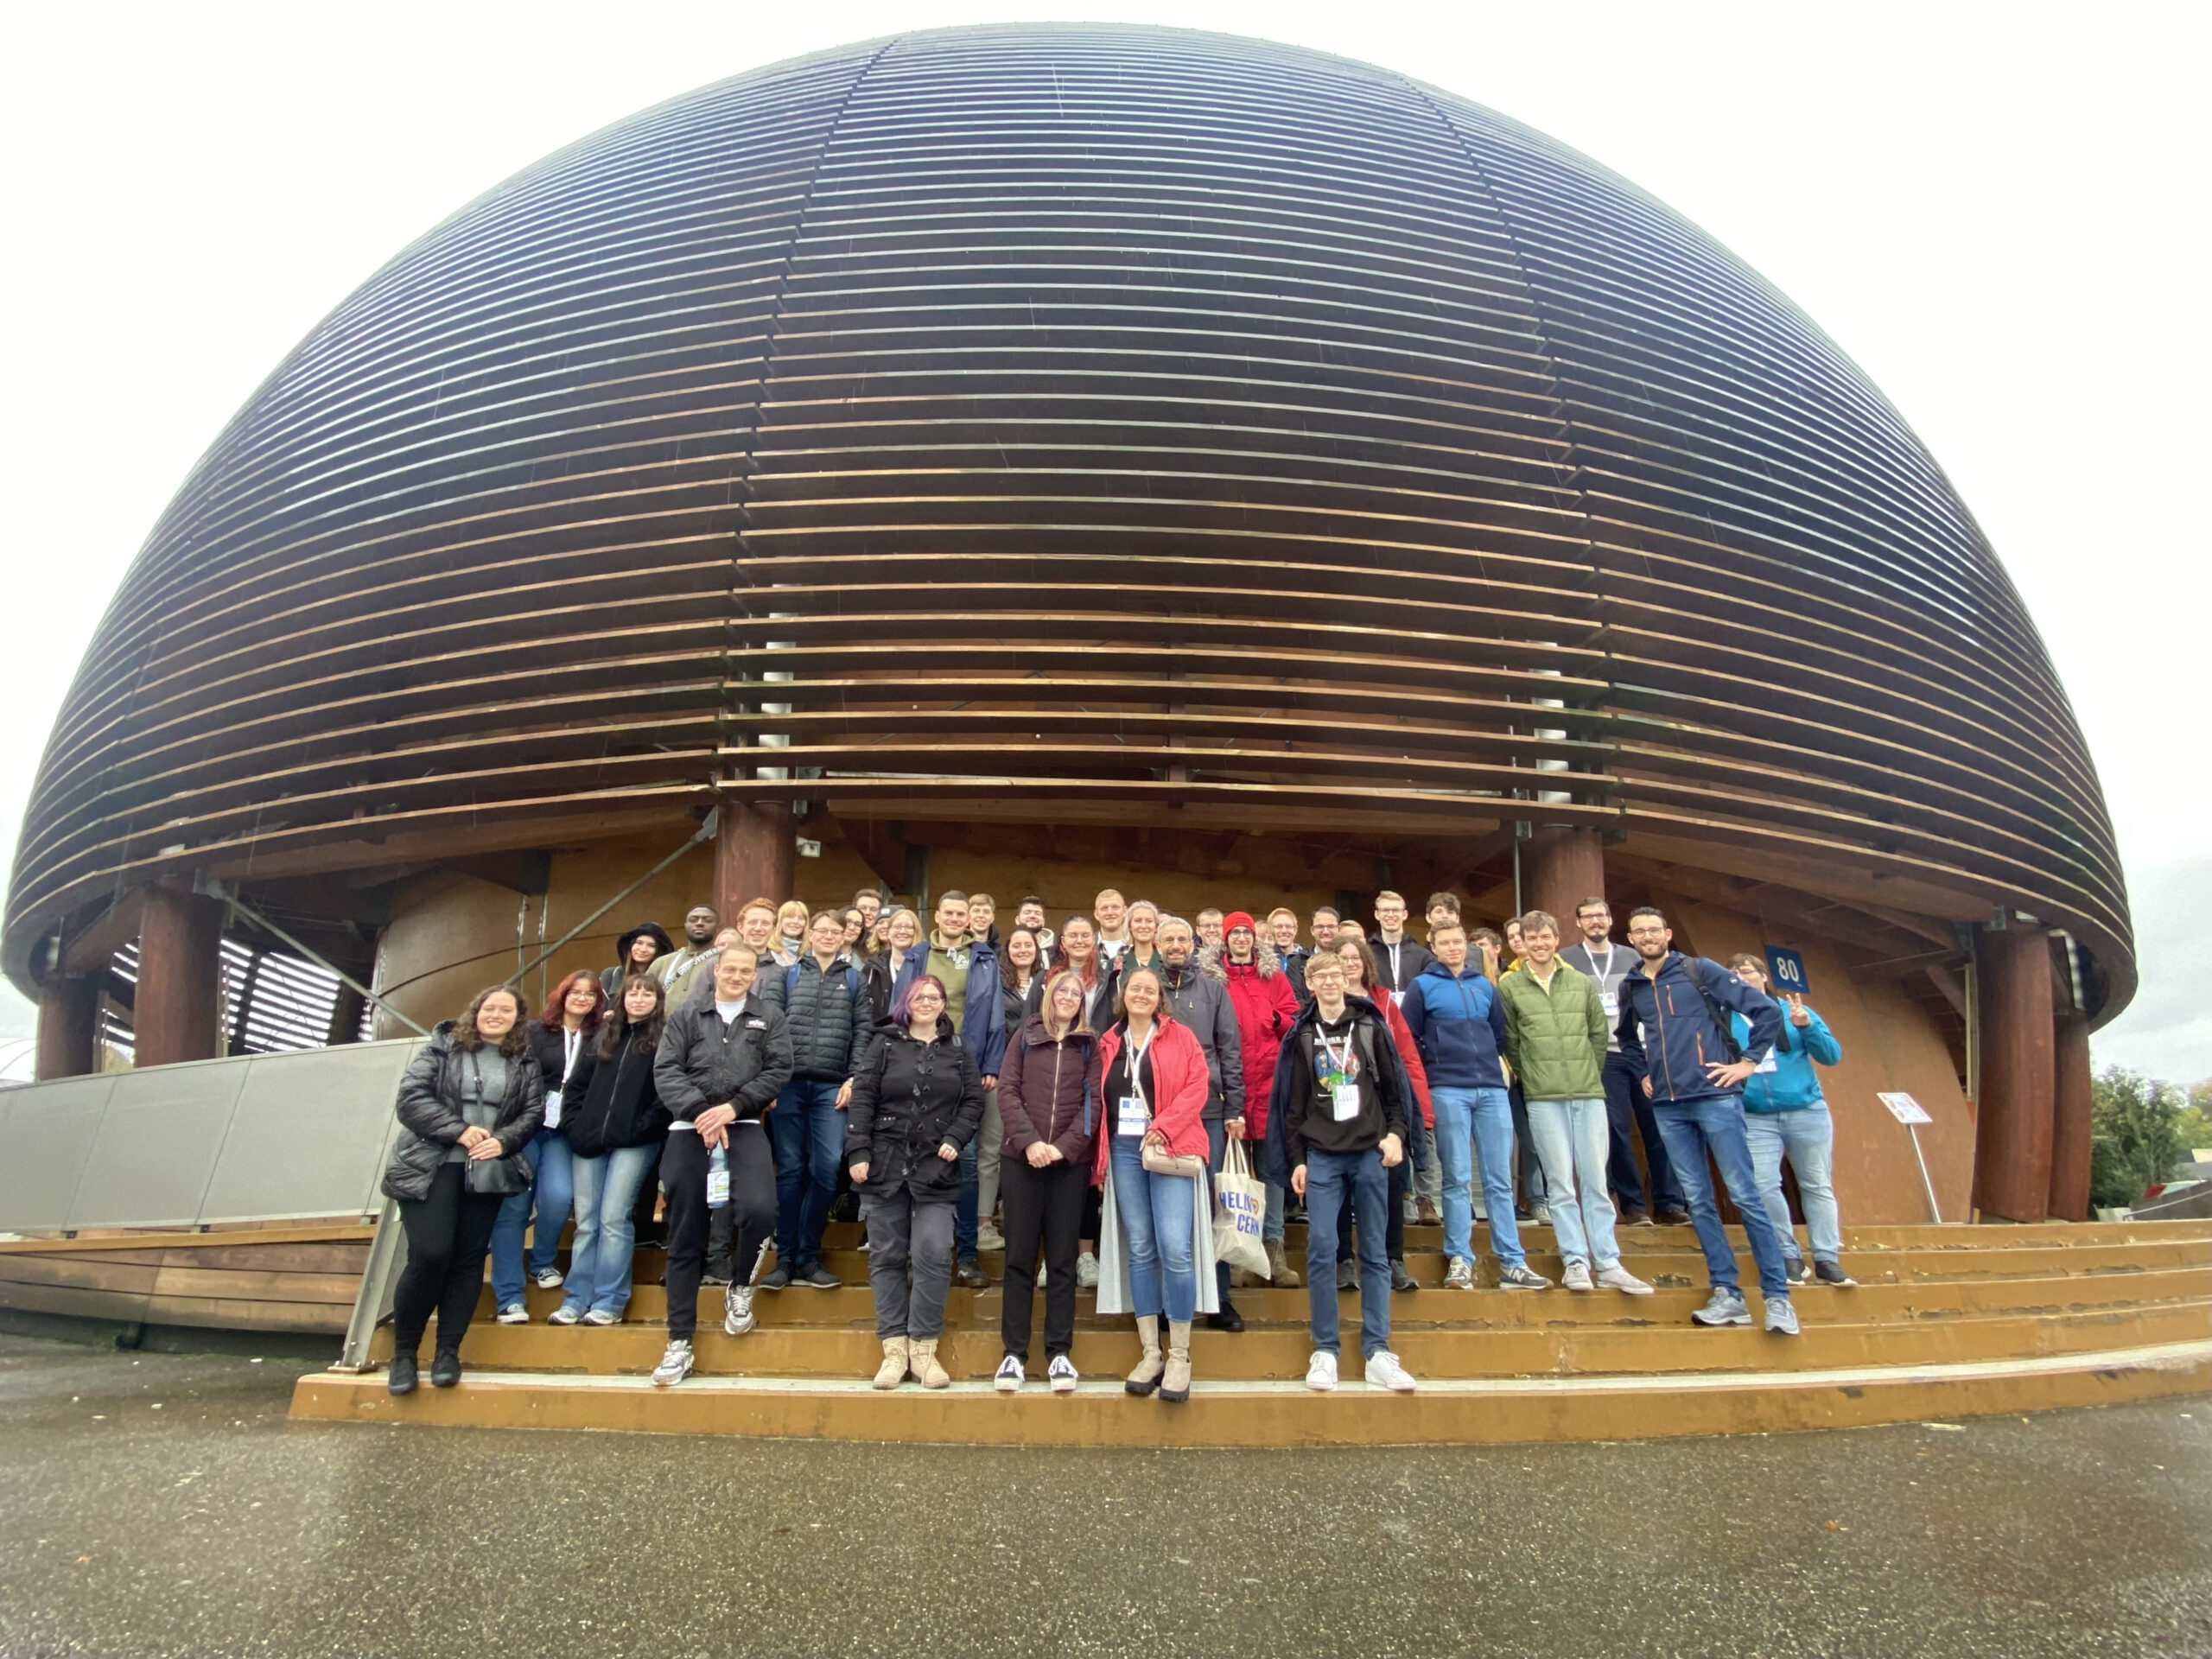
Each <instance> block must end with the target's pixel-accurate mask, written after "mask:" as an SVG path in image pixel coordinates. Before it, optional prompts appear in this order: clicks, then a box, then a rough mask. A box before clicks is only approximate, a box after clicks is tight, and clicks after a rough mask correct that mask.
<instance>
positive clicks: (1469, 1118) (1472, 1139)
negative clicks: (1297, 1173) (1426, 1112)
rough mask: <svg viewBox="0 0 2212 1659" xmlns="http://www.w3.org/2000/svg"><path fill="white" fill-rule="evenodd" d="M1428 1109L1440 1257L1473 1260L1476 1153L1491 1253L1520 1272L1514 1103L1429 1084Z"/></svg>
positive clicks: (1499, 1095)
mask: <svg viewBox="0 0 2212 1659" xmlns="http://www.w3.org/2000/svg"><path fill="white" fill-rule="evenodd" d="M1428 1103H1429V1104H1430V1105H1431V1106H1433V1107H1434V1108H1435V1109H1436V1160H1437V1162H1438V1163H1440V1164H1441V1165H1442V1166H1444V1254H1445V1255H1446V1256H1447V1257H1449V1256H1454V1255H1456V1256H1459V1257H1461V1258H1463V1259H1464V1260H1466V1261H1469V1262H1472V1261H1473V1260H1474V1259H1475V1247H1474V1228H1475V1215H1474V1211H1475V1205H1474V1184H1475V1168H1476V1153H1477V1150H1478V1148H1479V1150H1480V1154H1481V1160H1482V1161H1481V1168H1482V1183H1483V1203H1484V1207H1485V1208H1486V1209H1487V1210H1488V1211H1490V1248H1491V1254H1492V1255H1495V1256H1497V1263H1498V1265H1499V1266H1500V1267H1502V1268H1516V1267H1519V1266H1520V1265H1522V1262H1524V1261H1525V1260H1526V1259H1527V1258H1526V1257H1525V1255H1523V1253H1522V1249H1521V1231H1520V1229H1519V1228H1517V1227H1516V1226H1515V1225H1514V1224H1513V1102H1512V1098H1511V1097H1510V1096H1509V1095H1507V1093H1506V1092H1505V1090H1503V1089H1446V1088H1440V1087H1439V1086H1438V1085H1436V1084H1430V1085H1429V1087H1428ZM1308 1208H1309V1210H1310V1208H1311V1206H1310V1205H1309V1206H1308Z"/></svg>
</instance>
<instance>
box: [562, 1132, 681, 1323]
mask: <svg viewBox="0 0 2212 1659" xmlns="http://www.w3.org/2000/svg"><path fill="white" fill-rule="evenodd" d="M659 1166H660V1142H658V1141H655V1142H653V1144H652V1145H651V1146H649V1147H615V1148H614V1149H613V1151H612V1152H603V1153H601V1154H600V1155H599V1156H598V1157H596V1158H576V1157H573V1156H572V1157H571V1158H570V1159H569V1173H570V1174H571V1175H572V1176H573V1177H574V1178H575V1188H576V1199H575V1217H576V1231H575V1237H574V1238H572V1239H571V1240H570V1241H569V1282H568V1284H567V1286H566V1287H565V1288H566V1290H567V1292H568V1294H567V1295H565V1296H564V1297H563V1298H562V1301H563V1306H567V1307H568V1308H569V1309H570V1310H571V1311H572V1312H574V1313H575V1315H576V1316H577V1317H578V1318H579V1319H581V1318H582V1316H583V1315H585V1314H587V1313H592V1312H593V1311H594V1310H597V1311H599V1312H601V1313H612V1314H613V1316H614V1317H615V1318H616V1319H620V1318H621V1317H622V1310H623V1309H624V1308H626V1307H627V1306H630V1258H631V1255H632V1250H633V1249H635V1247H636V1245H637V1242H638V1224H637V1221H636V1218H635V1217H634V1216H633V1215H632V1211H635V1210H636V1208H637V1205H638V1193H639V1189H641V1188H642V1187H643V1186H644V1185H645V1179H646V1178H647V1177H648V1176H650V1175H651V1174H652V1173H653V1171H654V1170H655V1169H657V1168H658V1167H659Z"/></svg>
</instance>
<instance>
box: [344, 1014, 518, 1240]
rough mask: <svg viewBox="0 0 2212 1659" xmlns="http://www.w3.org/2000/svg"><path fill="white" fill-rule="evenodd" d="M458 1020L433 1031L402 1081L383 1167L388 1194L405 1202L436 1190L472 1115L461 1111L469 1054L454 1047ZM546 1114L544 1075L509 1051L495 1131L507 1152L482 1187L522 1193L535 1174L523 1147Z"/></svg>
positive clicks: (484, 1176) (484, 1175)
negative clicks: (395, 1128)
mask: <svg viewBox="0 0 2212 1659" xmlns="http://www.w3.org/2000/svg"><path fill="white" fill-rule="evenodd" d="M453 1033H454V1022H453V1021H452V1020H444V1021H442V1022H441V1023H440V1025H439V1027H438V1028H437V1029H436V1030H435V1031H434V1032H432V1033H430V1040H429V1042H427V1043H425V1044H423V1047H422V1049H421V1051H420V1052H417V1053H416V1056H415V1058H413V1059H411V1060H410V1061H409V1062H408V1063H407V1071H406V1073H405V1075H404V1076H403V1077H401V1078H400V1079H399V1125H400V1128H399V1138H398V1139H397V1141H393V1142H392V1147H391V1160H390V1161H388V1162H387V1163H386V1164H385V1168H384V1195H385V1197H386V1198H397V1199H400V1200H401V1201H402V1202H416V1203H419V1202H420V1201H421V1200H423V1199H424V1198H429V1196H430V1182H431V1180H432V1179H433V1178H434V1177H435V1175H436V1174H437V1173H438V1166H439V1165H441V1164H442V1163H444V1162H445V1160H446V1154H448V1153H449V1152H451V1151H452V1150H453V1149H454V1147H457V1146H459V1145H460V1144H461V1135H462V1133H463V1132H464V1131H465V1130H467V1128H468V1120H467V1118H465V1117H463V1116H461V1103H462V1102H463V1101H464V1100H465V1099H466V1098H467V1089H468V1065H467V1055H465V1054H463V1053H462V1052H461V1051H460V1050H459V1049H457V1048H455V1047H454V1042H453ZM544 1119H545V1078H544V1077H543V1074H542V1073H541V1072H540V1071H538V1069H537V1061H536V1060H534V1059H532V1058H531V1053H530V1047H529V1045H528V1044H527V1043H525V1044H524V1046H523V1052H521V1053H519V1054H512V1055H509V1056H508V1057H507V1091H506V1093H505V1096H502V1097H501V1099H500V1101H499V1116H498V1117H496V1118H495V1119H494V1120H493V1127H492V1133H493V1135H496V1136H497V1137H498V1138H499V1146H500V1147H501V1149H502V1150H503V1151H504V1153H505V1156H504V1157H502V1158H500V1159H499V1160H497V1163H498V1166H499V1167H498V1170H497V1172H496V1173H494V1172H493V1171H490V1170H486V1171H483V1172H481V1173H480V1174H479V1175H478V1177H477V1179H478V1181H479V1182H480V1184H481V1185H480V1187H479V1189H478V1190H480V1191H483V1192H521V1191H522V1190H523V1189H524V1188H525V1187H527V1186H528V1185H530V1183H531V1176H532V1175H533V1174H534V1173H535V1172H534V1171H533V1170H532V1169H531V1166H530V1159H529V1157H528V1155H527V1154H524V1151H523V1148H524V1147H526V1146H528V1145H529V1144H530V1137H531V1135H536V1134H537V1126H538V1125H539V1124H540V1123H541V1122H543V1121H544Z"/></svg>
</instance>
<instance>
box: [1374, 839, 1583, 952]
mask: <svg viewBox="0 0 2212 1659" xmlns="http://www.w3.org/2000/svg"><path fill="white" fill-rule="evenodd" d="M1604 892H1605V844H1604V842H1601V841H1600V840H1599V835H1598V831H1596V830H1595V829H1573V828H1570V827H1567V826H1566V825H1561V824H1548V825H1545V826H1544V827H1543V828H1541V829H1538V830H1537V831H1536V833H1535V838H1534V839H1533V840H1531V841H1529V842H1528V843H1527V845H1525V846H1524V847H1523V848H1522V849H1521V899H1522V904H1523V905H1525V906H1527V907H1528V908H1529V909H1530V910H1548V911H1549V912H1551V913H1552V914H1553V915H1554V916H1556V917H1558V918H1559V937H1560V943H1561V944H1572V943H1573V941H1574V940H1575V939H1576V938H1579V937H1580V935H1578V934H1577V933H1576V932H1575V931H1574V907H1575V906H1577V905H1579V904H1580V903H1581V902H1582V901H1583V900H1584V899H1588V898H1592V897H1594V896H1595V895H1597V894H1599V893H1604ZM1414 902H1415V903H1418V902H1420V901H1419V900H1417V899H1416V900H1414Z"/></svg>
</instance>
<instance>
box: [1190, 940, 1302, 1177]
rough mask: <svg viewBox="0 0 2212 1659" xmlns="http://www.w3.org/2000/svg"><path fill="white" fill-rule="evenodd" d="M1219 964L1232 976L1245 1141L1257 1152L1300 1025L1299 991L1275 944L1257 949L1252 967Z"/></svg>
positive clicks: (1220, 957) (1222, 957)
mask: <svg viewBox="0 0 2212 1659" xmlns="http://www.w3.org/2000/svg"><path fill="white" fill-rule="evenodd" d="M1208 949H1209V950H1210V951H1211V950H1212V947H1211V946H1209V947H1208ZM1217 960H1219V962H1220V963H1221V966H1222V969H1223V971H1224V973H1226V974H1227V975H1228V976H1229V1000H1230V1001H1231V1002H1232V1003H1234V1004H1235V1005H1236V1036H1237V1040H1238V1041H1239V1042H1240V1043H1241V1044H1243V1050H1244V1138H1245V1139H1246V1140H1247V1141H1251V1142H1252V1143H1253V1144H1254V1145H1255V1146H1256V1145H1258V1144H1260V1143H1261V1142H1262V1141H1265V1140H1266V1139H1267V1138H1268V1100H1269V1097H1270V1096H1273V1095H1274V1089H1275V1056H1276V1054H1277V1053H1279V1052H1281V1048H1282V1039H1284V1037H1286V1036H1287V1035H1288V1034H1289V1032H1290V1028H1291V1027H1293V1026H1294V1025H1295V1024H1297V1023H1298V990H1297V988H1296V987H1295V986H1294V985H1293V984H1292V983H1291V982H1290V976H1289V975H1288V974H1287V973H1285V972H1284V971H1283V970H1282V969H1281V967H1279V966H1278V965H1277V964H1278V963H1280V961H1281V958H1280V957H1277V956H1276V955H1275V948H1274V946H1273V945H1272V944H1259V945H1257V946H1255V950H1254V959H1253V960H1252V961H1250V962H1243V963H1238V962H1231V961H1230V960H1229V958H1228V955H1227V953H1226V952H1221V953H1219V954H1218V957H1217Z"/></svg>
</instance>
